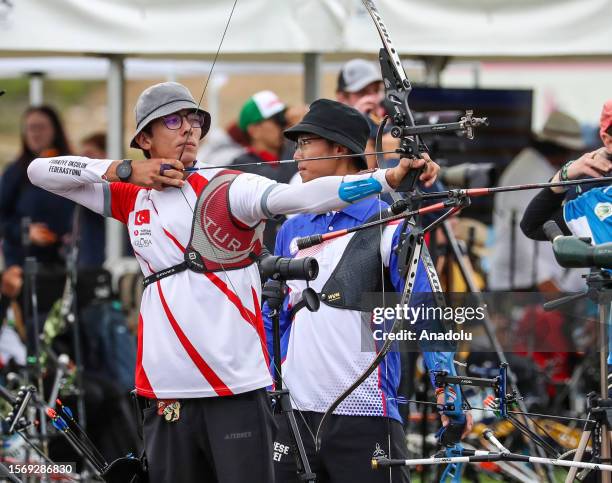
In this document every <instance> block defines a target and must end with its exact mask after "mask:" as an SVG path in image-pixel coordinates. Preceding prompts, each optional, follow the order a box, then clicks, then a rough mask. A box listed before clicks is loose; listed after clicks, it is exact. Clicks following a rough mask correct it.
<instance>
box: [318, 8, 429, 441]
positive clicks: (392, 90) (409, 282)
mask: <svg viewBox="0 0 612 483" xmlns="http://www.w3.org/2000/svg"><path fill="white" fill-rule="evenodd" d="M362 3H363V6H364V7H365V8H366V10H367V11H368V13H369V14H370V16H371V17H372V20H373V21H374V24H375V26H376V29H377V30H378V33H379V35H380V38H381V40H382V43H383V48H382V49H381V50H380V55H379V60H380V64H381V73H382V76H383V82H384V85H385V96H386V98H387V100H388V101H389V103H390V105H391V106H393V112H392V113H390V117H391V119H392V121H393V123H394V124H395V125H396V126H414V119H413V117H412V113H411V112H410V108H409V107H408V95H409V94H410V91H411V90H412V86H411V85H410V81H409V80H408V78H407V76H406V73H405V72H404V69H403V67H402V64H401V61H400V59H399V56H398V55H397V52H396V50H395V48H394V47H393V42H392V41H391V38H390V36H389V32H388V29H387V28H386V26H385V24H384V22H383V20H382V17H381V16H380V14H379V13H378V10H377V8H376V5H374V2H373V1H372V0H362ZM385 124H386V119H385V120H384V121H383V123H381V126H380V127H379V132H378V135H377V140H376V151H377V154H376V159H377V163H378V165H379V167H382V166H383V164H384V161H383V159H382V158H381V157H380V156H381V155H380V154H379V153H380V152H382V132H383V129H384V126H385ZM400 143H401V144H400V146H401V147H402V148H403V149H404V150H405V152H406V154H407V155H412V154H418V152H419V151H420V149H419V148H420V144H421V143H420V140H419V138H418V137H417V136H413V137H411V138H408V137H403V138H402V139H401V141H400ZM408 150H411V152H410V153H409V152H408ZM418 174H419V172H418V171H417V170H415V171H414V172H412V173H411V175H412V176H407V178H409V179H408V180H407V185H406V183H402V186H400V187H399V188H398V189H402V190H404V189H406V191H412V190H413V189H414V185H415V183H416V180H417V177H418ZM391 196H392V197H393V199H394V201H396V200H399V199H401V196H400V195H399V194H398V193H397V192H392V193H391ZM380 217H381V218H382V212H380ZM407 227H408V224H407V223H405V227H404V229H405V230H407ZM381 229H382V228H381ZM417 238H420V239H419V240H417V242H416V243H415V246H414V252H413V257H416V259H417V260H418V258H419V256H420V251H421V249H422V247H423V241H422V237H417ZM413 270H414V271H416V267H414V269H413ZM408 271H409V272H410V270H408ZM409 277H410V275H409V274H407V275H406V283H405V284H404V289H403V291H402V296H401V299H400V305H403V304H405V303H407V302H408V300H409V298H410V294H411V292H412V288H413V283H414V282H413V281H414V280H415V277H412V278H409ZM401 323H402V321H401V319H400V318H397V317H396V318H395V320H394V321H393V325H392V326H391V329H390V333H391V334H394V333H397V332H398V331H399V329H400V328H401ZM392 345H393V340H392V337H387V338H386V339H385V341H384V343H383V345H382V346H381V348H380V350H379V351H378V352H377V353H376V356H375V357H374V359H373V360H372V362H371V363H370V365H369V366H368V367H367V368H366V369H365V370H364V371H363V372H362V373H361V374H360V375H359V377H358V378H357V379H356V380H355V382H353V383H352V384H351V385H350V386H349V387H348V388H347V389H346V390H345V391H344V392H342V394H340V396H338V397H337V398H336V400H335V401H334V402H333V403H332V404H331V405H330V406H329V408H328V409H327V411H325V414H324V415H323V418H322V419H321V422H320V423H319V426H318V428H317V431H316V434H315V440H316V441H315V447H316V450H317V451H318V450H319V449H320V448H321V442H322V432H323V428H324V427H325V424H326V422H327V421H328V420H329V418H330V416H331V414H332V413H333V412H334V411H335V410H336V409H337V408H338V406H340V404H341V403H342V402H343V401H344V400H345V399H346V398H347V397H348V396H349V395H350V394H351V393H352V392H353V391H355V390H356V389H357V388H358V387H359V386H360V385H361V384H362V383H363V382H365V380H366V379H367V378H368V377H369V376H370V375H371V374H372V373H373V372H374V371H375V370H376V368H377V367H378V366H379V365H380V364H381V363H382V361H383V360H384V358H385V356H386V355H387V354H388V353H389V351H390V350H391V347H392Z"/></svg>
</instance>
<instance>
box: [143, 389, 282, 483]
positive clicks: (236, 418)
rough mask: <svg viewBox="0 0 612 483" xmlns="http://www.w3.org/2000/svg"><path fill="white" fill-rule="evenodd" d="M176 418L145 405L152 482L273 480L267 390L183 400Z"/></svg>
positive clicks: (258, 482) (269, 482)
mask: <svg viewBox="0 0 612 483" xmlns="http://www.w3.org/2000/svg"><path fill="white" fill-rule="evenodd" d="M179 403H180V414H179V418H178V420H177V421H174V422H168V421H166V419H165V418H164V416H160V415H158V411H157V405H156V401H152V404H151V406H150V407H149V408H147V409H145V410H144V423H143V436H144V444H145V452H146V455H147V461H148V464H149V481H150V483H217V482H218V483H244V482H247V481H248V482H252V483H273V482H274V471H273V465H272V434H273V431H274V430H273V427H272V426H273V424H274V421H273V418H272V413H271V410H270V403H269V399H268V396H267V393H266V390H265V389H259V390H256V391H252V392H247V393H244V394H239V395H236V396H228V397H211V398H197V399H180V400H179Z"/></svg>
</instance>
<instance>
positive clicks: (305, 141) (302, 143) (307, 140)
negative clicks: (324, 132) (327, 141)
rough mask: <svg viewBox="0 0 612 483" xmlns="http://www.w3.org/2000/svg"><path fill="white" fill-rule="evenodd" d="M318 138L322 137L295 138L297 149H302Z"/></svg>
mask: <svg viewBox="0 0 612 483" xmlns="http://www.w3.org/2000/svg"><path fill="white" fill-rule="evenodd" d="M319 139H323V138H320V137H316V136H315V137H310V138H300V139H298V140H297V149H299V150H300V151H304V148H305V147H306V146H308V145H309V144H310V143H311V142H312V141H317V140H319Z"/></svg>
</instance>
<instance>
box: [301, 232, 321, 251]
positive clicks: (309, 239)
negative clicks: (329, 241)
mask: <svg viewBox="0 0 612 483" xmlns="http://www.w3.org/2000/svg"><path fill="white" fill-rule="evenodd" d="M320 243H323V236H322V235H310V236H304V237H302V238H298V239H297V240H296V244H297V247H298V248H299V249H300V250H303V249H304V248H310V247H313V246H315V245H318V244H320Z"/></svg>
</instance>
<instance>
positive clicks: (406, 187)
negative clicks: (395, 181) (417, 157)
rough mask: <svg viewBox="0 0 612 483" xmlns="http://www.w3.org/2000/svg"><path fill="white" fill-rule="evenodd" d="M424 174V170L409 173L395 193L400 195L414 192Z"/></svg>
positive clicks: (413, 170) (412, 170)
mask: <svg viewBox="0 0 612 483" xmlns="http://www.w3.org/2000/svg"><path fill="white" fill-rule="evenodd" d="M422 172H423V168H421V169H411V170H410V171H408V174H407V175H406V176H404V179H402V181H401V182H400V184H399V186H398V187H397V188H396V190H395V191H397V192H399V193H409V192H411V191H414V189H415V187H416V184H417V181H418V179H419V176H421V173H422Z"/></svg>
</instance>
